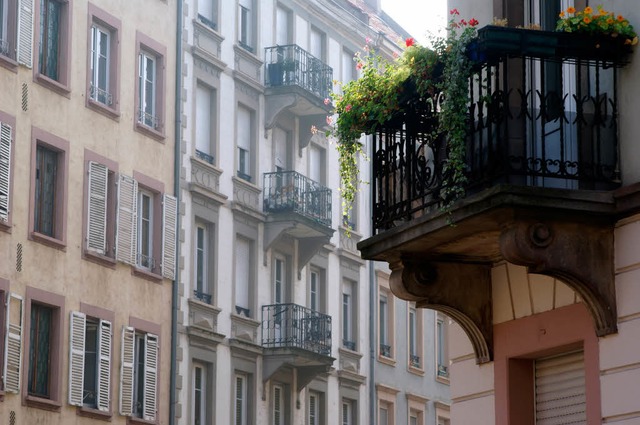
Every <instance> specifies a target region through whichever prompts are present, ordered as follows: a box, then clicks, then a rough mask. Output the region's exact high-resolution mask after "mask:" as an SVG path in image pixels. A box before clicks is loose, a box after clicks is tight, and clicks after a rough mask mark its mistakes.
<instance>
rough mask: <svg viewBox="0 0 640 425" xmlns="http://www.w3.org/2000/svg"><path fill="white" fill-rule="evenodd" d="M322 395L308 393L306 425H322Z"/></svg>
mask: <svg viewBox="0 0 640 425" xmlns="http://www.w3.org/2000/svg"><path fill="white" fill-rule="evenodd" d="M323 404H324V395H323V394H321V393H319V392H317V391H309V402H308V409H307V418H308V420H307V425H322V424H323V423H324V419H323V414H322V411H323V410H324V407H323Z"/></svg>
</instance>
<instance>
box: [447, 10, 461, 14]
mask: <svg viewBox="0 0 640 425" xmlns="http://www.w3.org/2000/svg"><path fill="white" fill-rule="evenodd" d="M449 14H450V15H459V14H460V12H458V9H451V11H450V12H449Z"/></svg>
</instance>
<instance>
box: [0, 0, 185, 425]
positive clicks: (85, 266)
mask: <svg viewBox="0 0 640 425" xmlns="http://www.w3.org/2000/svg"><path fill="white" fill-rule="evenodd" d="M144 3H145V4H144V8H145V11H146V13H144V14H143V13H141V10H142V9H141V8H142V6H137V7H132V6H131V4H129V3H128V2H112V1H103V0H96V1H83V0H69V1H54V0H35V1H30V0H3V1H0V253H1V255H0V292H1V294H0V295H1V297H2V303H0V317H1V319H0V322H1V324H2V326H1V332H2V335H1V336H2V338H0V340H1V341H2V342H1V343H0V344H1V347H2V349H1V350H0V356H1V359H0V360H1V361H0V364H1V365H2V380H1V386H0V423H3V424H12V425H18V424H35V423H48V424H72V423H73V424H87V423H94V422H104V421H110V422H111V423H117V424H125V423H147V424H149V423H166V419H167V417H168V415H169V413H168V405H169V381H170V373H169V371H170V369H171V367H170V364H171V362H170V359H171V355H170V347H171V333H170V331H171V294H172V291H171V282H172V280H173V279H174V275H175V268H176V265H175V250H176V244H175V239H176V238H175V233H176V230H177V225H176V217H177V205H176V202H175V197H173V196H172V195H173V194H174V179H173V158H174V143H173V140H174V136H173V134H174V121H175V117H174V114H173V107H169V106H168V105H172V104H173V99H174V95H173V92H174V86H173V83H172V82H173V81H174V80H175V75H174V74H175V72H174V70H175V54H174V51H175V49H174V46H175V41H174V40H175V35H174V31H173V30H172V31H169V32H161V31H158V28H175V22H176V8H175V4H174V3H173V2H168V1H145V2H144Z"/></svg>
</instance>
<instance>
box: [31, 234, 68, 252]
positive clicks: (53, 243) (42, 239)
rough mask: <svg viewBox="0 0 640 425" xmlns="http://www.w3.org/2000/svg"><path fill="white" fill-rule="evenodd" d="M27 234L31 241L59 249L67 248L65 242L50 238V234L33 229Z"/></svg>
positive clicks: (64, 249)
mask: <svg viewBox="0 0 640 425" xmlns="http://www.w3.org/2000/svg"><path fill="white" fill-rule="evenodd" d="M29 236H30V239H31V240H32V241H34V242H38V243H41V244H43V245H47V246H50V247H51V248H56V249H59V250H61V251H66V249H67V243H66V242H65V241H62V240H60V239H56V238H52V237H51V236H47V235H43V234H42V233H38V232H35V231H34V232H31V233H30V234H29Z"/></svg>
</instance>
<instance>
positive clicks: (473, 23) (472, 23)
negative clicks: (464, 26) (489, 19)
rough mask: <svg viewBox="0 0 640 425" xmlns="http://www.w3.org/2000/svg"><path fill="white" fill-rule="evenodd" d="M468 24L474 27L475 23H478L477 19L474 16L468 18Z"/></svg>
mask: <svg viewBox="0 0 640 425" xmlns="http://www.w3.org/2000/svg"><path fill="white" fill-rule="evenodd" d="M469 25H471V26H472V27H475V26H476V25H478V20H477V19H476V18H471V19H469Z"/></svg>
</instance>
